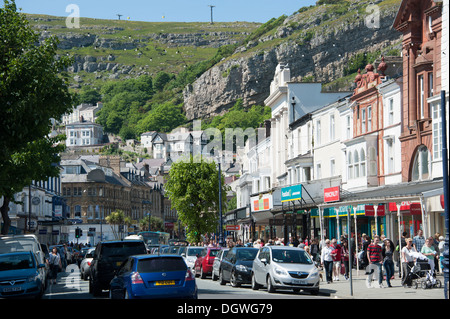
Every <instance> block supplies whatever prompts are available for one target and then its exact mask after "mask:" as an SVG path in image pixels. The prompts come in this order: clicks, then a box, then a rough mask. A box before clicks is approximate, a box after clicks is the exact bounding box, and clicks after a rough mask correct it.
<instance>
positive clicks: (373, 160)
mask: <svg viewBox="0 0 450 319" xmlns="http://www.w3.org/2000/svg"><path fill="white" fill-rule="evenodd" d="M377 171H378V170H377V152H376V150H375V147H369V176H376V175H377Z"/></svg>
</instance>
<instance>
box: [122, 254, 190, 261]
mask: <svg viewBox="0 0 450 319" xmlns="http://www.w3.org/2000/svg"><path fill="white" fill-rule="evenodd" d="M130 257H132V258H135V259H138V260H140V259H150V258H162V257H170V258H183V257H181V256H180V255H171V254H161V255H157V254H141V255H133V256H130Z"/></svg>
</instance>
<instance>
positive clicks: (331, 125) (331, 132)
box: [330, 115, 336, 141]
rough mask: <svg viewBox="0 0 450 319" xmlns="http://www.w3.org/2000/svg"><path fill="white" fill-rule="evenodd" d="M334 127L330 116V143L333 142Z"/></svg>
mask: <svg viewBox="0 0 450 319" xmlns="http://www.w3.org/2000/svg"><path fill="white" fill-rule="evenodd" d="M335 126H336V123H335V121H334V115H331V116H330V141H334V136H335V133H334V130H335Z"/></svg>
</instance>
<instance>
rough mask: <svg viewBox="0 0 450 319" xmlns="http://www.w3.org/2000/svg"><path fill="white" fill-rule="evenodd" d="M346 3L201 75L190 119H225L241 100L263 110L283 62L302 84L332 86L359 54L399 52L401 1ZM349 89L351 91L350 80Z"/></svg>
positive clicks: (190, 100)
mask: <svg viewBox="0 0 450 319" xmlns="http://www.w3.org/2000/svg"><path fill="white" fill-rule="evenodd" d="M341 2H342V3H344V4H343V5H342V4H341V5H331V6H330V5H316V6H314V7H310V8H306V9H305V10H304V11H302V10H300V12H298V13H296V14H294V15H292V16H290V17H287V18H286V19H285V21H284V23H283V24H282V25H281V26H279V27H278V28H277V29H276V30H272V32H268V33H267V34H264V35H263V36H261V37H260V38H259V39H258V40H257V41H251V42H248V43H247V44H246V46H242V47H240V48H238V49H237V50H236V52H235V53H234V54H233V56H231V57H229V58H228V59H226V60H224V61H222V62H221V63H219V64H217V65H215V66H214V67H213V68H211V69H209V70H208V71H207V72H205V73H204V74H202V75H201V76H200V77H199V78H198V79H197V80H196V81H195V82H194V83H193V84H191V85H189V86H187V87H186V88H185V89H184V92H183V97H184V107H185V111H186V116H187V117H188V119H195V118H206V117H212V116H214V115H217V114H223V113H224V112H226V111H227V109H228V108H230V107H231V106H232V105H233V104H234V103H235V101H236V100H237V99H238V98H242V99H243V101H244V105H246V106H249V105H252V104H261V105H262V104H263V101H264V99H265V98H266V97H267V96H268V95H269V86H270V82H271V80H272V78H273V75H274V72H275V68H276V66H277V65H278V63H281V62H282V63H285V64H286V63H287V64H288V65H289V68H290V70H291V75H292V76H293V78H296V80H298V81H315V82H322V83H328V82H332V81H335V80H337V79H340V78H342V77H343V76H344V68H345V67H347V66H348V64H349V63H351V61H352V57H355V56H356V55H357V54H367V53H373V52H376V53H375V55H380V54H387V53H390V52H392V51H396V52H397V53H398V52H400V50H399V49H400V48H401V35H400V34H399V33H398V32H396V31H395V30H393V28H392V23H393V20H394V17H395V15H396V13H397V10H398V6H399V5H400V0H386V1H375V3H373V2H369V1H359V0H358V1H341ZM346 83H347V85H344V86H343V87H341V88H342V89H345V90H348V89H349V87H348V86H349V83H351V78H348V80H347V82H346Z"/></svg>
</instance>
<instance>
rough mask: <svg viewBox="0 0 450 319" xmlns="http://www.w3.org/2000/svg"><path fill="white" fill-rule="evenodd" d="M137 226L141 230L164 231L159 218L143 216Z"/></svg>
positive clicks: (162, 223)
mask: <svg viewBox="0 0 450 319" xmlns="http://www.w3.org/2000/svg"><path fill="white" fill-rule="evenodd" d="M149 221H150V227H149V226H148V224H149ZM139 225H140V226H141V227H142V228H143V229H147V230H149V231H164V222H163V220H162V219H161V218H159V217H155V216H145V217H144V218H142V219H141V220H140V221H139Z"/></svg>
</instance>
